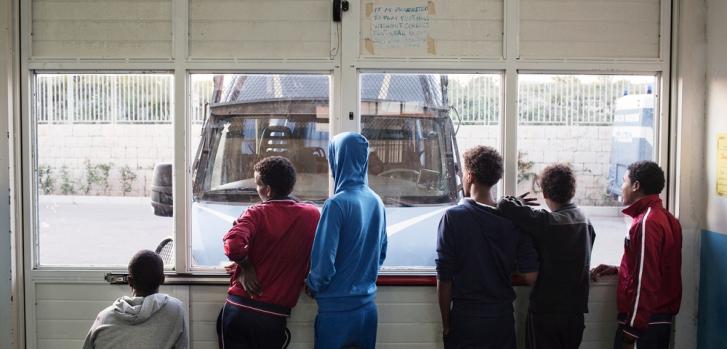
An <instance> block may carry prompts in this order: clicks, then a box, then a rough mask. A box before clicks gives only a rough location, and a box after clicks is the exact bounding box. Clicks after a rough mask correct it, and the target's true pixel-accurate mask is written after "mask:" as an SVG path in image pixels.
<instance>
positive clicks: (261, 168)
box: [254, 156, 296, 197]
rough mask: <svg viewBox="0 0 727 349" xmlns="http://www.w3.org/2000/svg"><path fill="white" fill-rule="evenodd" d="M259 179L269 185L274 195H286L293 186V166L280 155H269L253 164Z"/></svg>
mask: <svg viewBox="0 0 727 349" xmlns="http://www.w3.org/2000/svg"><path fill="white" fill-rule="evenodd" d="M254 170H255V171H256V172H257V173H259V174H260V180H261V181H262V182H263V183H264V184H265V185H268V186H270V188H271V189H272V190H273V195H274V196H276V197H283V196H288V195H290V193H291V192H292V191H293V187H294V186H295V176H296V174H295V166H293V163H291V162H290V160H288V159H286V158H284V157H282V156H270V157H267V158H264V159H262V160H260V161H258V163H256V164H255V168H254Z"/></svg>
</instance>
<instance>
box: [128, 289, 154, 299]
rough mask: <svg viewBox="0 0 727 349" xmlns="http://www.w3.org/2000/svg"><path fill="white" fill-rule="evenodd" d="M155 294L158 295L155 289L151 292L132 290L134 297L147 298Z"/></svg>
mask: <svg viewBox="0 0 727 349" xmlns="http://www.w3.org/2000/svg"><path fill="white" fill-rule="evenodd" d="M157 293H159V289H156V290H154V291H151V292H147V291H140V290H134V297H148V296H151V295H153V294H157Z"/></svg>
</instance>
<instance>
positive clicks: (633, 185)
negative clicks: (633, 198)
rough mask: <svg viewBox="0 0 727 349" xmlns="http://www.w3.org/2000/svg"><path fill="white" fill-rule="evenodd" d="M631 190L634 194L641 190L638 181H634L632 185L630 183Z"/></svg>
mask: <svg viewBox="0 0 727 349" xmlns="http://www.w3.org/2000/svg"><path fill="white" fill-rule="evenodd" d="M631 189H633V191H635V192H637V191H639V190H641V183H639V181H634V182H633V183H631Z"/></svg>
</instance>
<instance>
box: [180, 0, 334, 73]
mask: <svg viewBox="0 0 727 349" xmlns="http://www.w3.org/2000/svg"><path fill="white" fill-rule="evenodd" d="M331 6H332V5H331V1H328V0H234V1H231V0H190V10H189V17H190V27H189V51H190V52H189V53H190V57H192V58H245V59H250V58H255V59H274V58H324V59H327V58H329V55H330V50H331Z"/></svg>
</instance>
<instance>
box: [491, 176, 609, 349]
mask: <svg viewBox="0 0 727 349" xmlns="http://www.w3.org/2000/svg"><path fill="white" fill-rule="evenodd" d="M540 178H541V179H540V186H541V188H542V189H543V197H544V199H545V203H546V205H547V206H548V208H549V209H550V211H546V210H541V209H535V208H531V207H530V204H532V203H533V201H532V200H534V199H527V198H525V195H523V196H521V197H518V198H515V197H506V198H503V199H502V200H500V202H499V203H498V205H497V208H498V209H499V210H500V212H502V214H503V215H504V216H505V217H508V218H509V219H511V220H512V221H513V222H514V223H515V224H516V225H517V226H518V227H520V228H521V229H523V230H524V231H526V232H528V233H529V234H530V235H531V236H532V237H533V242H534V243H535V248H536V250H537V251H538V256H539V259H540V270H539V271H538V278H537V281H536V282H535V285H534V286H533V290H532V292H531V293H530V308H529V309H528V318H527V326H526V337H525V338H526V339H525V341H526V347H527V348H531V349H534V348H553V349H557V348H563V349H577V348H578V347H579V346H580V344H581V339H582V338H583V329H584V317H583V314H584V313H587V312H588V283H589V269H590V263H591V249H592V248H593V241H594V240H595V238H596V234H595V232H594V231H593V226H592V225H591V223H590V221H589V220H588V219H587V218H586V216H585V215H584V214H583V212H582V211H581V210H580V209H579V208H578V207H577V206H576V205H575V204H573V203H572V202H571V199H573V196H574V195H575V191H576V178H575V175H574V174H573V171H572V170H571V169H570V167H568V166H566V165H562V164H555V165H551V166H548V167H546V168H545V169H544V170H543V172H542V173H541V175H540Z"/></svg>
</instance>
